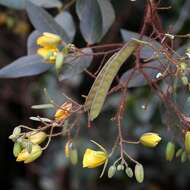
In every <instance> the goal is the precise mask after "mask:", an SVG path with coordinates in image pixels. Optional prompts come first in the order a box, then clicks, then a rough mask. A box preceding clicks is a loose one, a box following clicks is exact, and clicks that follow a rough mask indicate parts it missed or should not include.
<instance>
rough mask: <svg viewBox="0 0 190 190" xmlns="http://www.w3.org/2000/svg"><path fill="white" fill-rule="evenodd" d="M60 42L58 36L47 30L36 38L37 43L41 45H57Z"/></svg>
mask: <svg viewBox="0 0 190 190" xmlns="http://www.w3.org/2000/svg"><path fill="white" fill-rule="evenodd" d="M60 43H61V38H60V36H58V35H56V34H52V33H48V32H44V33H43V35H42V36H40V37H39V38H38V39H37V45H40V46H43V47H57V46H58V45H59V44H60Z"/></svg>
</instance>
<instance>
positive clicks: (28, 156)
mask: <svg viewBox="0 0 190 190" xmlns="http://www.w3.org/2000/svg"><path fill="white" fill-rule="evenodd" d="M41 154H42V149H41V147H40V146H39V145H32V151H31V153H29V152H28V151H27V149H23V150H22V151H21V152H20V153H19V155H18V157H17V160H16V161H17V162H20V161H24V163H25V164H27V163H30V162H33V161H34V160H36V159H37V158H38V157H40V156H41Z"/></svg>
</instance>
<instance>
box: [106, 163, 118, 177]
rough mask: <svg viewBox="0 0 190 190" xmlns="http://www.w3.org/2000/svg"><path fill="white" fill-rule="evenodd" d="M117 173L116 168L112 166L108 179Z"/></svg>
mask: <svg viewBox="0 0 190 190" xmlns="http://www.w3.org/2000/svg"><path fill="white" fill-rule="evenodd" d="M115 173H116V167H115V166H114V165H113V166H110V168H109V169H108V178H112V177H113V176H114V175H115Z"/></svg>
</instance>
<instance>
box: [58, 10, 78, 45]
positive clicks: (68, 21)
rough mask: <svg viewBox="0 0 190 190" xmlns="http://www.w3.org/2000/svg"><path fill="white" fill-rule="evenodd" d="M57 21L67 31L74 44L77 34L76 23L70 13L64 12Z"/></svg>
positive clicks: (70, 40)
mask: <svg viewBox="0 0 190 190" xmlns="http://www.w3.org/2000/svg"><path fill="white" fill-rule="evenodd" d="M55 21H56V22H57V23H58V24H59V25H60V26H61V27H62V28H63V29H64V30H65V32H66V34H67V36H68V38H69V41H68V42H72V41H73V38H74V36H75V33H76V28H75V23H74V20H73V17H72V15H71V13H70V12H68V11H64V12H61V13H59V14H58V15H57V16H56V17H55Z"/></svg>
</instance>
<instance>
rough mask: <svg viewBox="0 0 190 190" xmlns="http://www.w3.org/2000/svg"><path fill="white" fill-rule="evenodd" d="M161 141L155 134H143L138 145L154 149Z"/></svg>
mask: <svg viewBox="0 0 190 190" xmlns="http://www.w3.org/2000/svg"><path fill="white" fill-rule="evenodd" d="M160 141H161V137H160V136H159V135H158V134H157V133H144V134H143V135H142V136H141V137H140V143H141V144H143V145H144V146H147V147H155V146H156V145H157V144H158V143H159V142H160Z"/></svg>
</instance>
